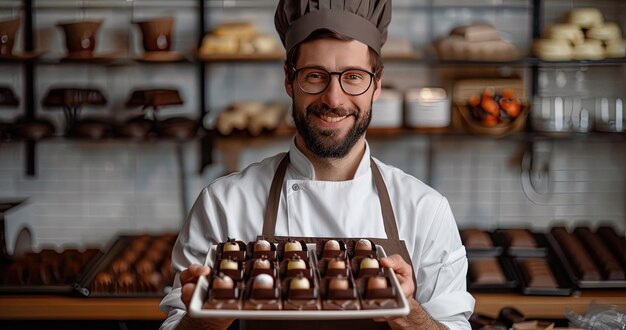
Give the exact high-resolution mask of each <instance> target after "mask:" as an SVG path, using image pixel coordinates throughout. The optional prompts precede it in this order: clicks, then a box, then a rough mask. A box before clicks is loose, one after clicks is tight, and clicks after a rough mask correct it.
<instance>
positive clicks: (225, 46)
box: [198, 34, 239, 55]
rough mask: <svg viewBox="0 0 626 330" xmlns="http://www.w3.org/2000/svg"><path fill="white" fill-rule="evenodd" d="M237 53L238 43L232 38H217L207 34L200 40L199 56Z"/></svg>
mask: <svg viewBox="0 0 626 330" xmlns="http://www.w3.org/2000/svg"><path fill="white" fill-rule="evenodd" d="M238 51H239V42H238V40H237V39H236V38H233V37H218V36H214V35H211V34H207V35H206V36H205V37H204V38H203V39H202V45H201V46H200V49H199V51H198V52H199V53H200V55H212V54H236V53H237V52H238Z"/></svg>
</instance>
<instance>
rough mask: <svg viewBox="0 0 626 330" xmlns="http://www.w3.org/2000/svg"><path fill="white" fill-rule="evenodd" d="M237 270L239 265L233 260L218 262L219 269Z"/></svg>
mask: <svg viewBox="0 0 626 330" xmlns="http://www.w3.org/2000/svg"><path fill="white" fill-rule="evenodd" d="M238 268H239V265H238V264H237V262H236V261H235V260H233V259H230V258H229V259H222V261H221V262H220V269H232V270H237V269H238Z"/></svg>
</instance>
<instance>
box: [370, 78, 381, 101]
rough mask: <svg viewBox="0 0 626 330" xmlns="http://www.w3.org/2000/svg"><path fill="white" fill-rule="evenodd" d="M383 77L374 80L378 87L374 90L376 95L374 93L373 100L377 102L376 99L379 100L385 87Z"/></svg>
mask: <svg viewBox="0 0 626 330" xmlns="http://www.w3.org/2000/svg"><path fill="white" fill-rule="evenodd" d="M382 81H383V79H382V78H381V79H378V80H374V83H375V84H376V85H375V87H376V89H375V90H374V95H372V102H375V101H376V100H378V97H379V96H380V91H381V89H382V88H383V83H382Z"/></svg>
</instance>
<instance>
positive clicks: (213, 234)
mask: <svg viewBox="0 0 626 330" xmlns="http://www.w3.org/2000/svg"><path fill="white" fill-rule="evenodd" d="M219 210H220V208H219V207H214V203H213V202H212V200H211V197H210V194H209V190H208V188H204V189H203V190H202V192H201V193H200V195H199V196H198V198H197V199H196V201H195V203H194V205H193V207H192V208H191V210H190V212H189V214H188V215H187V219H186V220H185V224H184V225H183V226H182V228H181V230H180V233H179V234H178V239H177V240H176V244H174V248H173V250H172V267H173V268H174V270H175V271H176V277H175V279H174V285H173V287H172V290H171V291H170V292H169V293H168V294H167V295H166V296H165V297H164V298H163V300H162V301H161V304H160V308H161V310H162V311H163V312H165V313H166V314H167V319H166V320H165V321H164V322H163V324H162V325H161V329H174V328H176V326H177V325H178V323H180V321H181V319H182V318H183V316H185V314H186V313H187V311H186V309H185V305H184V304H183V302H182V300H181V284H180V279H179V275H180V272H182V271H183V270H185V269H187V268H188V267H189V266H190V265H191V264H201V265H202V264H204V262H205V259H206V255H207V253H208V251H209V248H210V247H211V246H213V245H215V244H217V242H219V237H221V235H222V234H223V233H222V230H221V229H220V220H223V219H224V218H223V217H220V216H219V214H220V211H219ZM211 220H213V221H211ZM221 228H224V227H221Z"/></svg>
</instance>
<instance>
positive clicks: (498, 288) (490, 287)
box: [467, 256, 519, 293]
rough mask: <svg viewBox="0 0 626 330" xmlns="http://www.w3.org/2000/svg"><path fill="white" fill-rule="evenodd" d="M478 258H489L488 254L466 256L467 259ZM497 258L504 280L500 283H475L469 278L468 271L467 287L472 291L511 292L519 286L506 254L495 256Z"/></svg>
mask: <svg viewBox="0 0 626 330" xmlns="http://www.w3.org/2000/svg"><path fill="white" fill-rule="evenodd" d="M474 258H476V259H478V258H490V256H468V259H470V260H471V259H474ZM496 259H498V263H499V264H500V269H502V273H503V274H504V277H506V282H504V283H501V284H477V283H473V282H472V281H471V280H470V278H469V272H468V277H467V288H468V289H469V290H471V291H473V292H480V293H503V292H513V291H515V290H516V289H518V288H519V282H518V280H517V276H516V274H515V268H514V267H513V265H512V263H511V260H510V259H509V258H508V257H506V256H499V257H496Z"/></svg>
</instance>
